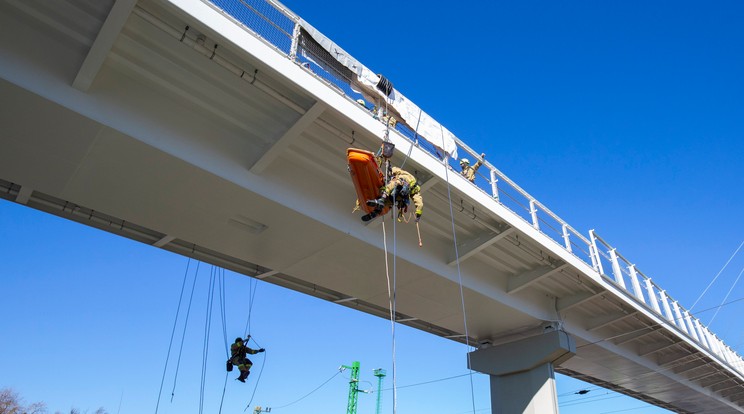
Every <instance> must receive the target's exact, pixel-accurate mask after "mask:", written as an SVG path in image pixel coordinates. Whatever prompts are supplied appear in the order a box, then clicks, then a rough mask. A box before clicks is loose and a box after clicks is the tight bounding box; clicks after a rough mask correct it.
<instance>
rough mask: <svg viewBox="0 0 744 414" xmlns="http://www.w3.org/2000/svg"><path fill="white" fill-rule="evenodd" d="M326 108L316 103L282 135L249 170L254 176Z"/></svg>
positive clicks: (318, 102)
mask: <svg viewBox="0 0 744 414" xmlns="http://www.w3.org/2000/svg"><path fill="white" fill-rule="evenodd" d="M326 108H327V106H326V105H325V104H324V103H322V102H320V101H317V102H315V104H314V105H313V106H312V107H310V109H308V110H307V112H305V114H304V115H302V116H301V117H300V119H298V120H297V122H295V124H294V125H292V126H291V127H290V128H289V129H288V130H287V132H285V133H284V135H282V136H281V137H280V138H279V139H278V140H277V141H276V143H274V145H273V146H272V147H271V148H269V150H268V151H266V153H264V155H263V156H262V157H261V158H260V159H259V160H258V161H256V163H255V164H253V166H252V167H251V168H250V171H251V172H252V173H254V174H261V173H262V172H263V171H264V170H265V169H266V167H268V166H269V164H271V163H272V162H273V161H274V160H275V159H276V158H277V157H278V156H279V155H280V154H281V153H282V152H283V151H284V150H285V149H286V148H287V147H289V145H290V144H291V143H292V142H293V141H294V140H296V139H297V138H299V136H300V135H302V133H303V132H304V131H305V129H307V127H309V126H310V125H311V124H312V123H313V122H315V120H316V119H317V118H318V117H319V116H320V115H321V114H322V113H323V111H325V110H326Z"/></svg>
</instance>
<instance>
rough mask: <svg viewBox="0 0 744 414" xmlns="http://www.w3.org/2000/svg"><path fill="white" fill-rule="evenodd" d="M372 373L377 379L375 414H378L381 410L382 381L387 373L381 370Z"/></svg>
mask: <svg viewBox="0 0 744 414" xmlns="http://www.w3.org/2000/svg"><path fill="white" fill-rule="evenodd" d="M373 372H374V374H375V377H377V411H375V413H376V414H380V409H381V408H382V379H383V378H385V375H386V374H387V373H386V372H385V370H384V369H382V368H377V369H376V370H374V371H373Z"/></svg>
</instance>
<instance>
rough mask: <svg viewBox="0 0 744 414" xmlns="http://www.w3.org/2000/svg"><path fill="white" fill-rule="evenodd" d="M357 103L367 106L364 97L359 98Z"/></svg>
mask: <svg viewBox="0 0 744 414" xmlns="http://www.w3.org/2000/svg"><path fill="white" fill-rule="evenodd" d="M356 103H358V104H359V105H362V106H367V104H365V103H364V100H363V99H357V100H356Z"/></svg>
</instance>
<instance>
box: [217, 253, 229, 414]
mask: <svg viewBox="0 0 744 414" xmlns="http://www.w3.org/2000/svg"><path fill="white" fill-rule="evenodd" d="M220 270H221V272H220V274H219V279H218V280H219V282H220V283H219V288H220V314H221V315H222V337H223V338H224V340H225V354H227V358H228V360H229V359H230V345H229V344H228V342H227V317H226V315H227V311H226V304H227V300H226V297H225V269H222V268H221V269H220ZM227 375H228V373H227V372H225V383H224V384H222V397H221V398H220V410H219V413H220V414H222V405H223V403H224V402H225V391H226V390H227Z"/></svg>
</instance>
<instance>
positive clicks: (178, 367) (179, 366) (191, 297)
mask: <svg viewBox="0 0 744 414" xmlns="http://www.w3.org/2000/svg"><path fill="white" fill-rule="evenodd" d="M200 264H201V262H200V261H197V262H196V271H194V282H193V283H192V284H191V295H190V296H189V306H188V308H186V320H185V321H184V323H183V332H182V334H181V346H180V348H179V350H178V362H177V363H176V373H175V375H174V376H173V389H172V390H171V403H172V402H173V397H174V396H175V395H176V383H177V382H178V371H179V369H180V368H181V355H183V343H184V342H185V339H186V327H187V326H188V325H189V316H190V315H191V304H192V303H193V302H194V290H195V288H196V279H197V278H198V277H199V265H200Z"/></svg>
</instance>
